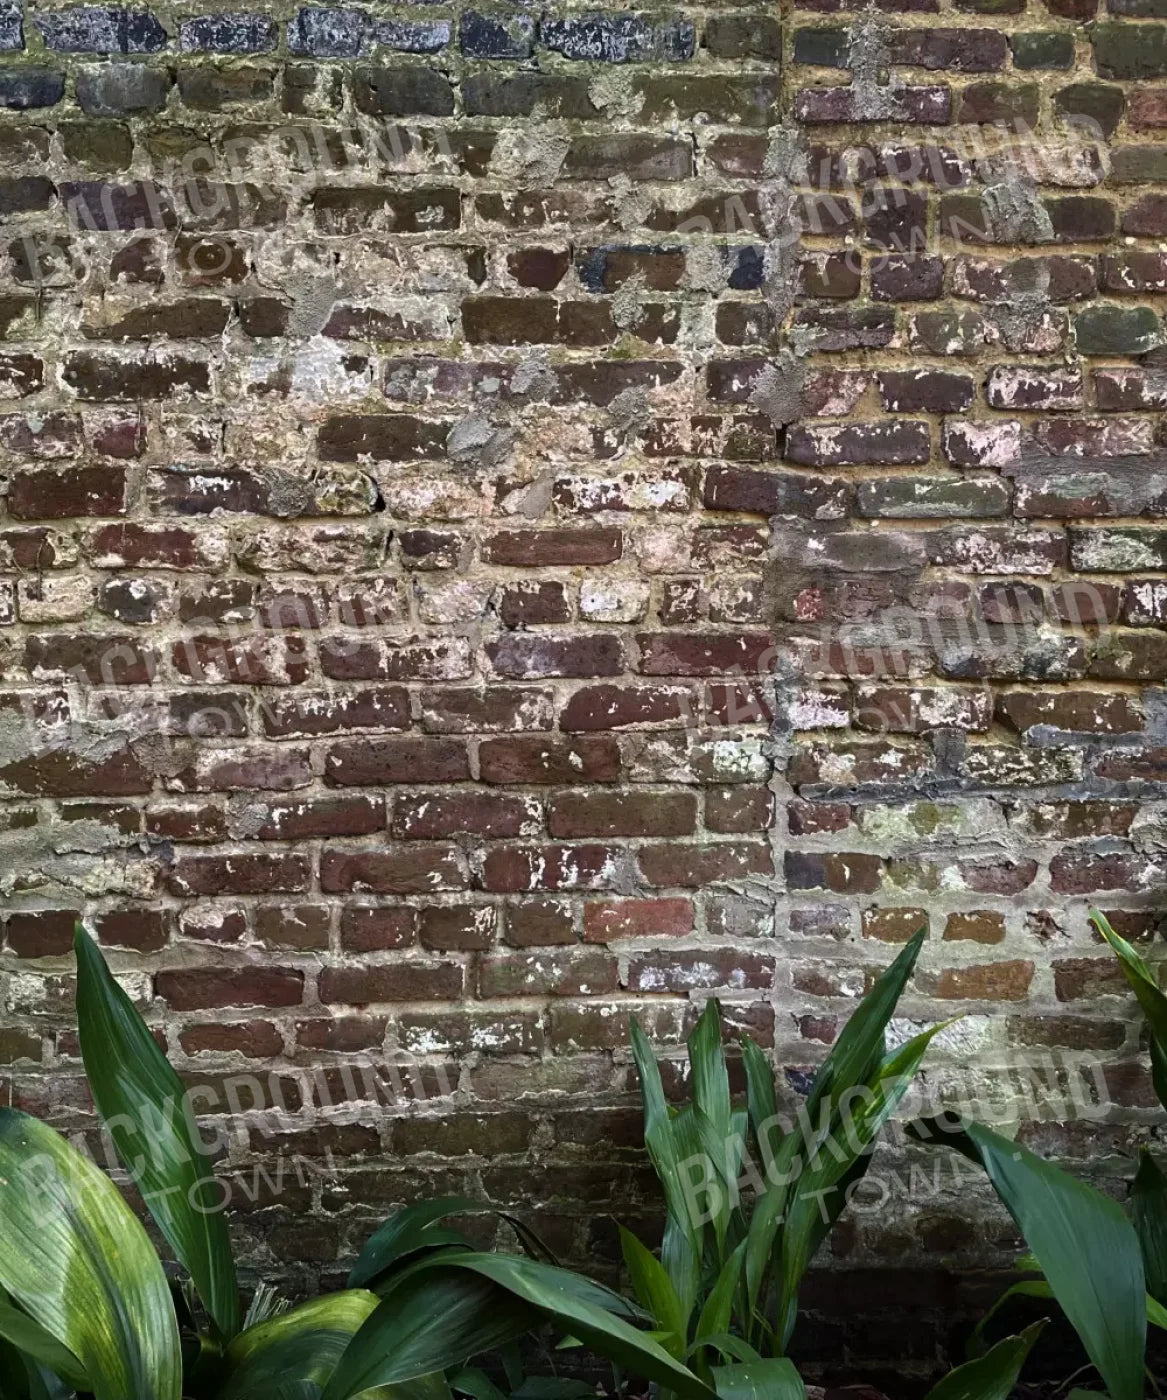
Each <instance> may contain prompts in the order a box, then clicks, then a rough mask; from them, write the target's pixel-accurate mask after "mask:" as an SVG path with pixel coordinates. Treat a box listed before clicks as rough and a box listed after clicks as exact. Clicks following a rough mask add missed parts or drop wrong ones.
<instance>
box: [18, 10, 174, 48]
mask: <svg viewBox="0 0 1167 1400" xmlns="http://www.w3.org/2000/svg"><path fill="white" fill-rule="evenodd" d="M34 22H35V24H36V26H37V28H38V29H39V30H40V32H41V34H42V35H43V36H44V41H45V46H46V47H47V48H50V49H55V50H56V51H57V52H58V53H157V52H158V51H159V50H160V49H162V48H165V46H166V31H165V29H163V27H162V25H161V24H160V23H159V22H158V20H157V19H155V18H154V16H153V15H151V14H149V13H148V12H146V11H144V10H124V9H121V8H120V7H118V6H114V5H78V6H75V7H73V8H70V9H65V10H58V11H56V12H55V13H52V14H41V15H37V16H36V17H35V20H34Z"/></svg>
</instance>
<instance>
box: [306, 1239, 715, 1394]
mask: <svg viewBox="0 0 1167 1400" xmlns="http://www.w3.org/2000/svg"><path fill="white" fill-rule="evenodd" d="M430 1269H441V1270H442V1271H443V1273H445V1272H448V1271H458V1270H467V1271H469V1272H472V1273H474V1274H477V1275H479V1276H480V1277H482V1278H484V1279H486V1280H489V1281H490V1282H491V1283H493V1284H495V1285H496V1286H497V1288H499V1289H502V1290H505V1293H506V1294H509V1295H511V1296H512V1297H513V1298H514V1299H516V1300H519V1301H521V1302H522V1303H523V1304H524V1305H526V1306H528V1307H530V1308H534V1309H536V1310H537V1313H540V1314H542V1315H543V1316H544V1317H545V1318H547V1319H548V1320H550V1321H551V1322H553V1323H555V1324H556V1326H557V1327H558V1328H559V1329H560V1330H561V1331H563V1332H566V1333H567V1334H568V1335H569V1336H572V1337H575V1338H578V1340H579V1341H581V1342H583V1343H584V1344H585V1345H587V1346H589V1347H591V1348H592V1350H593V1351H597V1352H599V1354H600V1355H601V1356H605V1357H607V1358H608V1359H609V1360H611V1361H614V1362H616V1363H617V1364H618V1365H620V1366H621V1367H623V1368H624V1369H625V1370H627V1371H630V1372H633V1373H635V1374H636V1375H640V1376H645V1377H646V1378H647V1379H648V1380H653V1381H656V1382H657V1383H658V1384H659V1385H661V1386H663V1387H664V1388H665V1389H667V1390H673V1391H675V1392H676V1393H677V1394H679V1395H681V1396H686V1397H689V1398H690V1400H711V1397H712V1392H711V1391H710V1390H709V1388H708V1387H707V1386H705V1385H703V1384H702V1383H701V1382H700V1381H699V1380H698V1379H697V1377H696V1376H694V1375H693V1373H692V1372H691V1371H690V1370H689V1369H688V1368H687V1367H685V1366H682V1365H681V1364H680V1363H679V1362H678V1361H676V1360H675V1359H674V1358H673V1357H671V1356H670V1355H669V1354H668V1352H667V1351H665V1349H664V1348H663V1347H662V1346H661V1345H660V1344H659V1343H658V1342H656V1341H654V1340H653V1339H652V1338H651V1337H649V1336H648V1335H647V1334H646V1333H644V1332H639V1331H637V1329H636V1328H635V1327H632V1326H630V1325H629V1323H628V1322H626V1321H625V1320H624V1317H621V1316H618V1315H616V1313H615V1312H614V1311H609V1310H607V1309H608V1307H609V1306H611V1304H609V1303H607V1302H606V1301H605V1300H607V1299H613V1300H614V1301H615V1302H618V1301H619V1300H618V1299H616V1298H615V1295H612V1294H610V1293H609V1291H608V1290H607V1289H602V1288H600V1286H599V1285H598V1284H593V1283H591V1281H590V1280H587V1279H581V1278H580V1277H579V1276H578V1275H575V1274H572V1273H570V1272H569V1271H568V1270H566V1269H556V1268H552V1267H551V1266H550V1265H547V1264H540V1263H537V1262H536V1261H535V1260H533V1259H521V1258H518V1257H517V1256H515V1255H509V1254H454V1253H451V1254H450V1255H449V1256H448V1257H446V1258H444V1259H443V1258H442V1257H440V1256H437V1255H435V1256H432V1257H430V1258H427V1259H423V1260H421V1261H419V1263H418V1264H417V1265H416V1266H415V1272H414V1273H413V1274H412V1275H411V1276H410V1277H409V1279H408V1288H409V1291H410V1292H412V1291H413V1289H414V1288H415V1287H416V1285H417V1283H418V1282H419V1279H420V1278H421V1276H423V1275H424V1274H425V1273H427V1272H428V1271H429V1270H430ZM392 1296H393V1295H390V1298H389V1299H388V1301H389V1302H392ZM627 1306H628V1305H627V1304H625V1309H627ZM326 1400H334V1397H332V1396H328V1397H327V1398H326ZM335 1400H340V1397H336V1398H335Z"/></svg>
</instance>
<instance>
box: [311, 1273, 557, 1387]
mask: <svg viewBox="0 0 1167 1400" xmlns="http://www.w3.org/2000/svg"><path fill="white" fill-rule="evenodd" d="M449 1257H450V1258H451V1259H452V1258H453V1257H454V1256H453V1255H452V1254H451V1255H450V1256H449ZM419 1262H422V1263H428V1262H430V1261H429V1260H425V1261H419ZM538 1322H539V1310H538V1309H537V1308H536V1307H534V1306H533V1305H531V1304H529V1303H526V1302H524V1301H523V1300H521V1299H519V1298H516V1297H513V1296H511V1295H509V1294H508V1293H507V1292H506V1291H505V1290H504V1289H502V1288H500V1287H498V1286H497V1285H496V1284H494V1283H492V1282H491V1280H489V1279H487V1278H482V1277H480V1276H479V1275H477V1274H475V1273H473V1272H471V1271H468V1270H461V1269H455V1268H452V1267H450V1265H448V1264H447V1265H444V1266H439V1267H437V1268H436V1269H434V1270H433V1271H430V1270H426V1271H425V1273H424V1274H423V1273H422V1272H421V1271H420V1268H418V1269H416V1270H415V1272H413V1273H412V1274H411V1276H410V1279H409V1284H408V1287H399V1288H397V1289H395V1290H394V1291H393V1292H392V1293H390V1294H389V1296H388V1297H387V1298H385V1299H384V1300H383V1301H382V1302H381V1303H379V1304H378V1306H377V1308H376V1311H375V1312H373V1313H372V1314H371V1315H370V1317H369V1318H368V1320H367V1321H366V1322H365V1323H364V1325H363V1326H362V1327H361V1329H360V1330H359V1331H358V1332H357V1334H356V1335H355V1336H354V1337H353V1339H352V1341H351V1342H349V1344H348V1347H347V1348H346V1349H345V1351H344V1354H343V1355H342V1356H341V1358H340V1361H339V1363H338V1364H337V1367H336V1370H335V1371H334V1372H333V1375H332V1378H331V1380H330V1381H329V1383H328V1385H327V1386H326V1387H325V1390H324V1396H323V1400H349V1397H351V1396H356V1395H363V1394H364V1393H365V1392H366V1391H368V1390H373V1389H375V1388H376V1387H378V1386H383V1385H393V1384H395V1383H397V1382H401V1381H409V1380H412V1379H413V1378H414V1377H418V1376H424V1375H428V1374H430V1373H431V1372H433V1371H440V1370H445V1369H447V1368H448V1367H450V1366H460V1365H461V1364H462V1363H463V1362H465V1361H467V1360H469V1358H470V1357H472V1356H477V1355H478V1354H479V1353H480V1352H484V1351H490V1350H492V1349H493V1348H495V1347H499V1346H502V1345H503V1344H504V1343H505V1342H509V1341H511V1340H512V1339H513V1338H515V1337H519V1336H521V1335H522V1334H523V1333H524V1332H527V1331H529V1330H530V1329H531V1327H533V1326H535V1325H536V1324H537V1323H538Z"/></svg>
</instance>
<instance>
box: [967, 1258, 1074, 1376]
mask: <svg viewBox="0 0 1167 1400" xmlns="http://www.w3.org/2000/svg"><path fill="white" fill-rule="evenodd" d="M1032 1267H1034V1268H1036V1267H1037V1265H1036V1261H1034V1264H1033V1265H1032ZM1053 1296H1054V1291H1053V1289H1052V1288H1051V1287H1050V1286H1049V1284H1048V1283H1046V1281H1045V1279H1043V1278H1039V1279H1025V1280H1023V1281H1022V1282H1021V1283H1015V1284H1012V1285H1011V1286H1010V1287H1009V1288H1006V1290H1005V1291H1004V1293H1002V1294H1001V1296H1000V1297H999V1298H998V1299H997V1301H996V1302H995V1303H994V1304H993V1306H992V1307H991V1308H990V1309H989V1311H988V1312H987V1313H985V1315H984V1317H982V1318H981V1320H980V1321H979V1322H978V1323H977V1325H976V1326H975V1327H974V1328H973V1333H972V1336H971V1337H970V1338H969V1340H968V1346H967V1348H966V1350H967V1352H968V1354H969V1356H970V1357H975V1356H983V1355H984V1353H985V1352H986V1351H988V1347H987V1346H986V1345H985V1329H986V1328H987V1327H988V1325H989V1323H990V1322H991V1321H992V1319H993V1318H994V1317H996V1315H997V1314H998V1313H999V1312H1000V1311H1001V1309H1002V1308H1003V1307H1004V1306H1005V1304H1006V1303H1008V1302H1009V1300H1010V1298H1053ZM1055 1301H1056V1300H1055Z"/></svg>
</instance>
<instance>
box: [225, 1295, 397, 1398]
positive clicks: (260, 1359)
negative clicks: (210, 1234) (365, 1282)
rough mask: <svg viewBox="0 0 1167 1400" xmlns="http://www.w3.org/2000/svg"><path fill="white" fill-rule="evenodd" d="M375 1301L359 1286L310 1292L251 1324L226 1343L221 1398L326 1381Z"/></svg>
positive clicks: (238, 1396) (372, 1296)
mask: <svg viewBox="0 0 1167 1400" xmlns="http://www.w3.org/2000/svg"><path fill="white" fill-rule="evenodd" d="M377 1306H378V1299H377V1296H376V1294H374V1293H367V1292H365V1291H364V1290H362V1289H350V1290H349V1291H347V1292H343V1293H331V1294H328V1295H327V1296H326V1297H323V1298H313V1299H311V1301H309V1302H307V1303H301V1304H300V1306H299V1307H296V1308H292V1309H291V1310H290V1311H288V1312H285V1313H280V1314H279V1315H278V1316H277V1317H273V1318H270V1319H269V1320H268V1321H267V1322H261V1323H259V1324H258V1325H257V1326H255V1327H249V1328H248V1329H247V1330H246V1331H245V1332H241V1333H240V1334H239V1335H238V1336H237V1337H236V1338H235V1340H234V1341H233V1342H232V1343H231V1345H230V1346H229V1347H228V1348H227V1357H226V1364H227V1374H226V1378H225V1384H224V1388H223V1393H222V1396H221V1400H253V1397H255V1396H259V1395H266V1394H268V1392H269V1390H270V1389H271V1388H272V1387H273V1386H277V1385H284V1384H290V1383H293V1382H311V1383H312V1384H314V1385H315V1386H317V1387H320V1388H322V1387H323V1386H325V1385H326V1384H327V1383H328V1381H329V1379H330V1378H331V1376H332V1373H333V1371H334V1370H335V1369H336V1363H337V1362H338V1361H339V1360H340V1358H341V1355H342V1354H343V1352H344V1350H345V1348H346V1347H347V1346H348V1344H349V1342H350V1340H351V1339H352V1337H353V1335H354V1334H355V1333H356V1332H357V1331H358V1330H359V1329H360V1328H361V1326H362V1325H363V1324H364V1322H365V1320H366V1319H367V1318H368V1317H369V1316H370V1314H371V1313H373V1312H374V1310H375V1309H376V1308H377Z"/></svg>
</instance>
